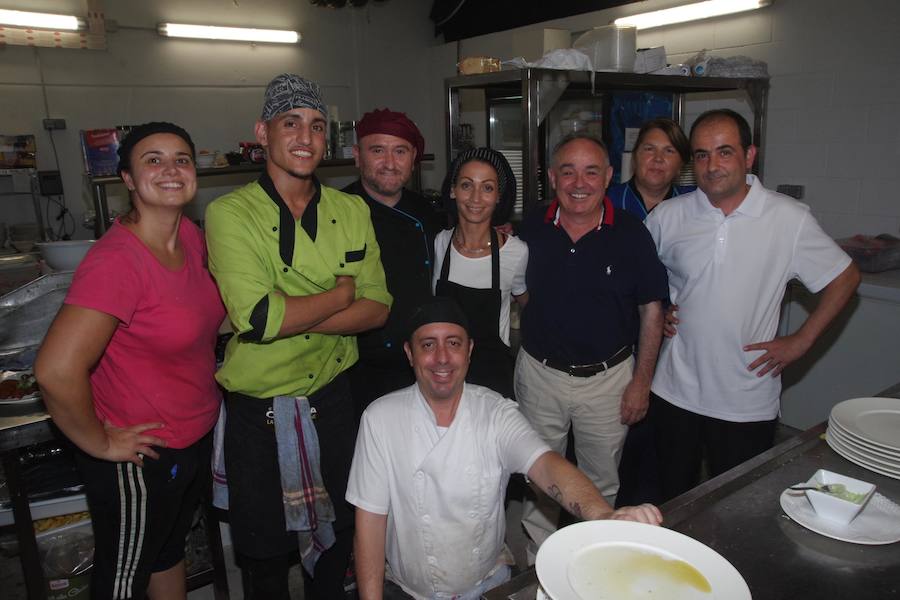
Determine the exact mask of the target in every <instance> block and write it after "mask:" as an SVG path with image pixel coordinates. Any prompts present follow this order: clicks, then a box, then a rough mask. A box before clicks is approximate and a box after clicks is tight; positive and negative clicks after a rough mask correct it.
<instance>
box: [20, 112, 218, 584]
mask: <svg viewBox="0 0 900 600" xmlns="http://www.w3.org/2000/svg"><path fill="white" fill-rule="evenodd" d="M119 174H120V175H121V176H122V179H123V181H124V182H125V185H126V186H127V187H128V189H129V191H130V197H131V202H132V207H131V210H130V212H129V213H128V214H127V215H125V216H123V217H121V218H119V219H117V220H116V222H115V223H114V224H113V226H112V227H111V228H110V230H109V231H108V232H107V233H106V234H105V235H104V236H103V238H101V239H100V240H98V241H97V243H96V244H94V245H93V247H92V248H91V250H90V252H88V254H87V256H86V257H85V259H84V260H83V261H82V263H81V264H80V265H79V267H78V270H77V271H76V273H75V276H74V279H73V281H72V286H71V288H70V289H69V293H68V295H67V296H66V301H65V304H64V305H63V307H62V308H61V309H60V311H59V314H58V315H57V316H56V320H55V321H54V322H53V325H52V326H51V327H50V331H49V332H48V333H47V337H46V338H45V340H44V344H43V346H42V347H41V350H40V352H39V353H38V357H37V360H36V362H35V373H36V375H37V379H38V382H39V384H40V386H41V389H42V391H43V395H44V402H45V404H46V405H47V410H48V411H49V412H50V415H51V416H52V417H53V421H54V422H55V423H56V425H57V426H59V428H60V429H61V430H62V432H63V433H65V435H66V436H67V437H68V438H69V439H70V440H72V442H74V443H75V445H76V446H78V448H79V449H80V450H81V451H82V452H80V453H77V455H76V461H77V463H78V466H79V470H80V472H81V474H82V477H83V478H84V481H85V489H86V492H87V497H88V504H89V507H90V510H91V517H92V521H93V528H94V538H95V546H96V548H95V554H94V568H93V572H92V579H91V591H92V595H93V597H95V598H143V597H144V595H145V594H149V595H150V596H151V597H153V598H157V597H160V598H163V597H164V598H184V597H185V596H186V592H185V570H184V540H185V535H186V533H187V531H188V528H189V527H190V524H191V520H192V517H193V514H194V511H195V510H196V507H197V505H198V503H199V499H200V494H201V492H202V491H203V489H204V486H206V485H208V482H209V457H210V452H211V444H210V438H211V435H210V431H211V430H212V428H213V426H214V425H215V422H216V418H217V416H218V410H219V405H220V402H221V398H220V395H219V391H218V388H217V386H216V382H215V379H214V372H215V355H214V347H215V341H216V333H217V330H218V328H219V325H220V324H221V322H222V320H223V318H224V316H225V310H224V307H223V306H222V302H221V300H220V298H219V294H218V291H217V289H216V286H215V283H214V282H213V280H212V277H211V276H210V274H209V272H208V271H207V269H206V248H205V245H204V242H203V236H202V234H201V232H200V230H199V229H198V228H197V226H195V225H194V224H193V223H191V221H190V220H189V219H187V218H183V210H184V207H185V206H186V205H187V203H188V202H190V201H191V200H192V199H193V197H194V194H195V193H196V190H197V173H196V170H195V167H194V144H193V142H192V141H191V138H190V136H189V135H188V134H187V132H186V131H184V130H183V129H182V128H180V127H178V126H177V125H173V124H171V123H147V124H145V125H141V126H138V127H136V128H134V129H133V130H132V131H131V132H130V133H129V134H128V136H127V137H126V138H125V139H124V140H123V142H122V145H121V147H120V148H119Z"/></svg>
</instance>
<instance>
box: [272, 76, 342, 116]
mask: <svg viewBox="0 0 900 600" xmlns="http://www.w3.org/2000/svg"><path fill="white" fill-rule="evenodd" d="M294 108H312V109H314V110H317V111H319V112H320V113H322V116H323V117H325V118H326V119H327V118H328V109H326V108H325V102H323V101H322V92H321V91H320V90H319V84H317V83H315V82H313V81H310V80H309V79H304V78H303V77H300V76H299V75H294V74H293V73H282V74H281V75H279V76H278V77H276V78H275V79H273V80H272V81H270V82H269V85H268V86H266V100H265V102H264V103H263V110H262V116H261V117H260V120H262V121H268V120H269V119H272V118H273V117H277V116H278V115H280V114H281V113H283V112H287V111H289V110H291V109H294Z"/></svg>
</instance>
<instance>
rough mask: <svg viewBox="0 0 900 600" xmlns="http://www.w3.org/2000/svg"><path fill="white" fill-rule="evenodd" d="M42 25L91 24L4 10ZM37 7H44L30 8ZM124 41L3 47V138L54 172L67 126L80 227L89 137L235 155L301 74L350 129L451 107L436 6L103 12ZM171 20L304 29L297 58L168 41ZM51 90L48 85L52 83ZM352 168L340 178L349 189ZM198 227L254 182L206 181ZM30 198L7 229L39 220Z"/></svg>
mask: <svg viewBox="0 0 900 600" xmlns="http://www.w3.org/2000/svg"><path fill="white" fill-rule="evenodd" d="M16 4H18V6H19V7H22V6H27V7H28V8H33V9H34V10H42V11H45V12H66V11H70V12H73V11H74V12H76V13H78V12H82V11H83V10H84V2H83V0H19V2H18V3H17V2H15V1H13V2H12V4H10V2H5V3H4V6H6V5H10V6H12V7H15V6H16ZM32 4H34V6H32ZM104 5H105V9H106V16H107V18H108V19H112V20H114V21H116V22H117V23H118V25H119V29H118V30H117V31H115V32H112V33H109V34H108V37H107V39H108V50H106V51H92V50H68V49H58V48H38V49H35V48H29V47H22V46H6V47H0V133H2V134H25V133H32V134H35V135H36V137H37V144H38V168H40V169H56V168H57V166H56V164H55V161H54V158H53V153H52V152H51V147H50V138H49V135H48V133H47V132H46V131H44V130H43V129H42V127H41V120H42V119H43V118H44V117H45V116H47V115H46V114H45V109H44V93H46V99H47V105H48V108H49V116H51V117H55V118H64V119H66V122H67V129H66V130H64V131H58V132H55V133H54V134H53V135H54V140H55V142H56V146H57V149H58V153H59V160H60V165H59V169H60V171H61V172H62V178H63V184H64V187H65V191H66V201H67V203H68V206H69V208H70V209H71V210H72V212H73V213H74V215H75V218H76V220H77V221H78V223H79V225H78V227H77V229H76V237H80V238H87V237H90V236H91V235H92V232H91V231H89V230H87V229H84V228H82V227H81V225H80V222H81V217H82V214H83V212H84V210H85V209H86V208H88V207H89V206H90V197H89V195H88V192H87V190H86V189H85V188H84V186H83V181H82V170H83V168H82V160H81V150H80V145H79V137H78V131H79V130H80V129H92V128H100V127H112V126H115V125H120V124H135V123H142V122H146V121H150V120H166V121H173V122H175V123H178V124H180V125H182V126H183V127H185V128H186V129H187V130H188V131H189V132H190V133H191V135H192V137H193V139H194V141H195V143H196V144H197V147H198V149H200V148H205V149H217V150H224V151H227V150H231V149H233V148H234V147H235V146H236V145H237V142H239V141H252V140H253V137H254V136H253V124H254V121H255V119H256V118H257V117H258V115H259V111H260V108H261V105H262V97H263V90H264V87H265V85H266V83H267V82H268V81H269V80H270V79H271V78H272V77H273V76H274V75H276V74H278V73H281V72H285V71H289V72H296V73H299V74H301V75H304V76H306V77H309V78H311V79H313V80H315V81H317V82H318V83H319V84H320V85H321V86H322V88H323V95H324V97H325V100H326V102H327V103H328V104H329V105H334V106H337V107H338V109H339V113H340V115H341V118H342V119H356V118H358V117H359V116H360V115H361V114H362V112H365V111H367V110H370V109H372V108H374V107H376V106H391V107H392V108H395V109H396V110H403V111H409V112H410V114H411V116H413V118H414V119H416V120H420V121H431V120H433V114H440V115H442V114H443V106H442V105H434V104H433V103H431V102H427V101H423V96H424V94H423V90H424V89H425V88H426V86H424V85H422V84H421V81H422V80H423V79H425V74H426V73H427V72H428V70H429V65H428V56H429V53H428V52H427V51H426V50H427V49H428V47H429V45H431V44H433V41H432V40H433V37H432V33H433V30H432V28H431V23H430V21H429V20H428V9H429V6H428V3H425V2H420V1H419V0H392V1H391V2H390V3H384V4H382V3H371V2H370V3H369V4H368V5H367V7H365V8H361V9H355V8H350V7H348V8H345V9H342V10H334V9H328V8H322V7H315V6H312V5H311V4H310V3H309V2H302V1H298V0H254V1H253V2H240V3H238V2H222V1H221V0H192V1H191V2H182V1H180V0H157V1H155V2H140V1H138V0H127V1H125V0H121V1H120V0H116V1H107V2H105V3H104ZM162 21H176V22H187V23H213V24H221V25H242V26H256V27H276V28H295V29H298V30H299V31H301V33H302V35H303V39H302V42H301V43H300V44H299V45H296V46H280V45H269V44H258V45H252V44H246V43H231V42H205V41H198V40H177V39H172V38H163V37H161V36H159V35H157V33H156V25H157V23H159V22H162ZM42 80H43V83H42ZM353 173H354V171H353V170H352V169H341V170H340V171H335V170H329V171H328V173H327V175H328V176H332V175H335V174H337V175H340V176H342V178H341V179H338V180H337V181H336V182H335V183H336V184H340V182H346V181H349V179H348V178H347V175H348V174H350V175H352V174H353ZM201 181H202V184H201V185H202V187H201V190H200V192H199V193H198V198H197V201H195V202H194V203H193V205H192V206H191V207H190V208H189V210H188V212H189V214H190V216H192V217H196V218H200V217H202V214H203V208H204V206H205V204H206V203H208V202H209V201H210V200H212V199H213V198H215V197H216V196H218V195H220V194H222V193H224V192H226V191H228V190H229V189H231V188H233V187H235V186H236V185H240V184H242V183H245V182H246V181H248V177H246V176H245V177H228V178H224V177H223V178H215V179H211V178H207V179H203V180H201ZM108 191H109V193H110V194H111V195H112V196H113V198H111V202H110V204H111V205H112V206H116V205H117V204H118V205H120V206H122V205H123V204H122V202H123V201H124V188H122V187H121V186H112V187H110V188H109V190H108ZM33 220H34V213H33V210H32V208H31V201H30V199H29V198H28V197H26V196H2V197H0V222H6V223H9V224H12V223H17V222H24V221H33Z"/></svg>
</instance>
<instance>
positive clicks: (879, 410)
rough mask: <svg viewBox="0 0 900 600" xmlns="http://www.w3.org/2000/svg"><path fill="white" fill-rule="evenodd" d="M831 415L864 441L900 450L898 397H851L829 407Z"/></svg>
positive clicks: (899, 401) (899, 400)
mask: <svg viewBox="0 0 900 600" xmlns="http://www.w3.org/2000/svg"><path fill="white" fill-rule="evenodd" d="M831 418H832V419H834V420H835V421H836V422H837V423H838V424H839V425H840V426H841V427H843V428H844V429H846V430H847V431H849V432H850V433H852V434H854V435H857V436H859V437H861V438H863V439H864V440H867V441H870V442H872V443H875V444H878V445H881V446H885V447H887V448H888V449H890V450H896V451H900V399H898V398H853V399H851V400H845V401H843V402H840V403H838V404H836V405H835V406H834V408H832V409H831Z"/></svg>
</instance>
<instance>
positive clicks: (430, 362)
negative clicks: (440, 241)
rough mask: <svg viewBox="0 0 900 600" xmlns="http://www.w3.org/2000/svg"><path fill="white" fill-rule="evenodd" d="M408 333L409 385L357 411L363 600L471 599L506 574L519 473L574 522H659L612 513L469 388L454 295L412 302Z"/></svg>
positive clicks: (494, 404)
mask: <svg viewBox="0 0 900 600" xmlns="http://www.w3.org/2000/svg"><path fill="white" fill-rule="evenodd" d="M409 331H410V336H409V341H408V342H406V344H404V350H405V351H406V355H407V357H408V358H409V361H410V364H411V365H412V367H413V371H415V375H416V383H415V384H414V385H412V386H410V387H407V388H403V389H401V390H398V391H396V392H393V393H390V394H388V395H386V396H382V397H381V398H379V399H378V400H376V401H375V402H373V403H372V404H371V405H369V407H368V408H367V409H366V411H365V412H364V413H363V417H362V424H361V425H360V430H359V437H358V438H357V440H356V452H355V454H354V456H353V467H352V469H351V471H350V482H349V484H348V486H347V496H346V498H347V501H348V502H350V503H352V504H354V505H356V507H357V508H356V538H355V540H354V545H353V548H354V552H355V556H356V558H355V561H356V579H357V583H358V585H359V595H360V598H361V600H370V599H378V600H380V599H381V598H385V599H389V600H395V599H409V598H415V599H416V600H421V599H425V598H428V599H442V600H443V599H446V600H450V599H451V598H452V599H454V600H476V599H478V598H481V595H482V593H483V592H484V591H486V590H488V589H490V588H492V587H494V586H496V585H499V584H500V583H503V582H504V581H505V580H506V579H508V578H509V567H508V566H507V564H506V563H505V562H504V561H503V552H502V551H503V547H504V545H503V541H504V533H505V525H506V519H505V516H504V510H503V497H504V492H505V490H506V484H507V482H508V481H509V476H510V473H514V472H516V473H527V474H528V477H530V478H531V479H532V480H533V481H534V483H535V484H536V485H538V486H540V487H541V489H543V490H544V491H545V492H546V493H547V494H548V495H550V496H552V497H553V498H554V499H556V501H557V502H559V503H560V504H562V505H563V506H564V507H565V508H566V509H568V510H569V512H571V513H572V514H574V515H575V516H577V517H579V518H582V519H622V520H629V521H638V522H643V523H650V524H653V525H656V524H659V523H660V521H661V520H662V515H661V514H660V513H659V510H658V509H657V508H656V507H655V506H652V505H650V504H642V505H640V506H628V507H623V508H620V509H618V510H613V509H612V507H610V505H609V504H608V503H607V502H606V500H604V498H603V496H602V495H601V493H600V491H599V490H598V489H597V488H596V487H594V485H593V484H592V483H591V480H590V479H588V478H587V476H585V475H584V474H583V473H582V472H581V471H579V470H578V469H577V468H576V467H575V466H574V465H572V464H571V463H569V462H568V461H567V460H566V459H565V458H563V457H562V456H560V455H559V454H557V453H556V452H553V451H552V450H550V448H549V446H547V444H545V443H544V442H543V440H541V438H540V437H539V436H538V434H537V433H536V432H535V431H534V429H532V428H531V426H530V425H529V424H528V421H526V420H525V417H523V416H522V415H521V414H520V413H519V411H518V409H517V408H516V404H515V402H513V401H512V400H507V399H505V398H503V397H502V396H500V395H499V394H497V393H495V392H494V391H492V390H490V389H488V388H486V387H481V386H478V385H470V384H466V383H465V378H466V372H467V370H468V366H469V357H470V355H471V353H472V345H473V342H472V340H471V338H470V337H469V333H468V322H467V320H466V316H465V314H463V312H462V309H460V308H459V306H458V305H457V304H456V303H455V302H454V301H453V300H452V299H450V298H434V299H433V300H431V301H429V302H428V303H426V304H423V305H422V306H420V307H418V308H417V309H416V310H414V311H413V313H412V316H411V317H410V326H409ZM385 561H386V562H387V568H386V567H385ZM386 580H387V581H386Z"/></svg>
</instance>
